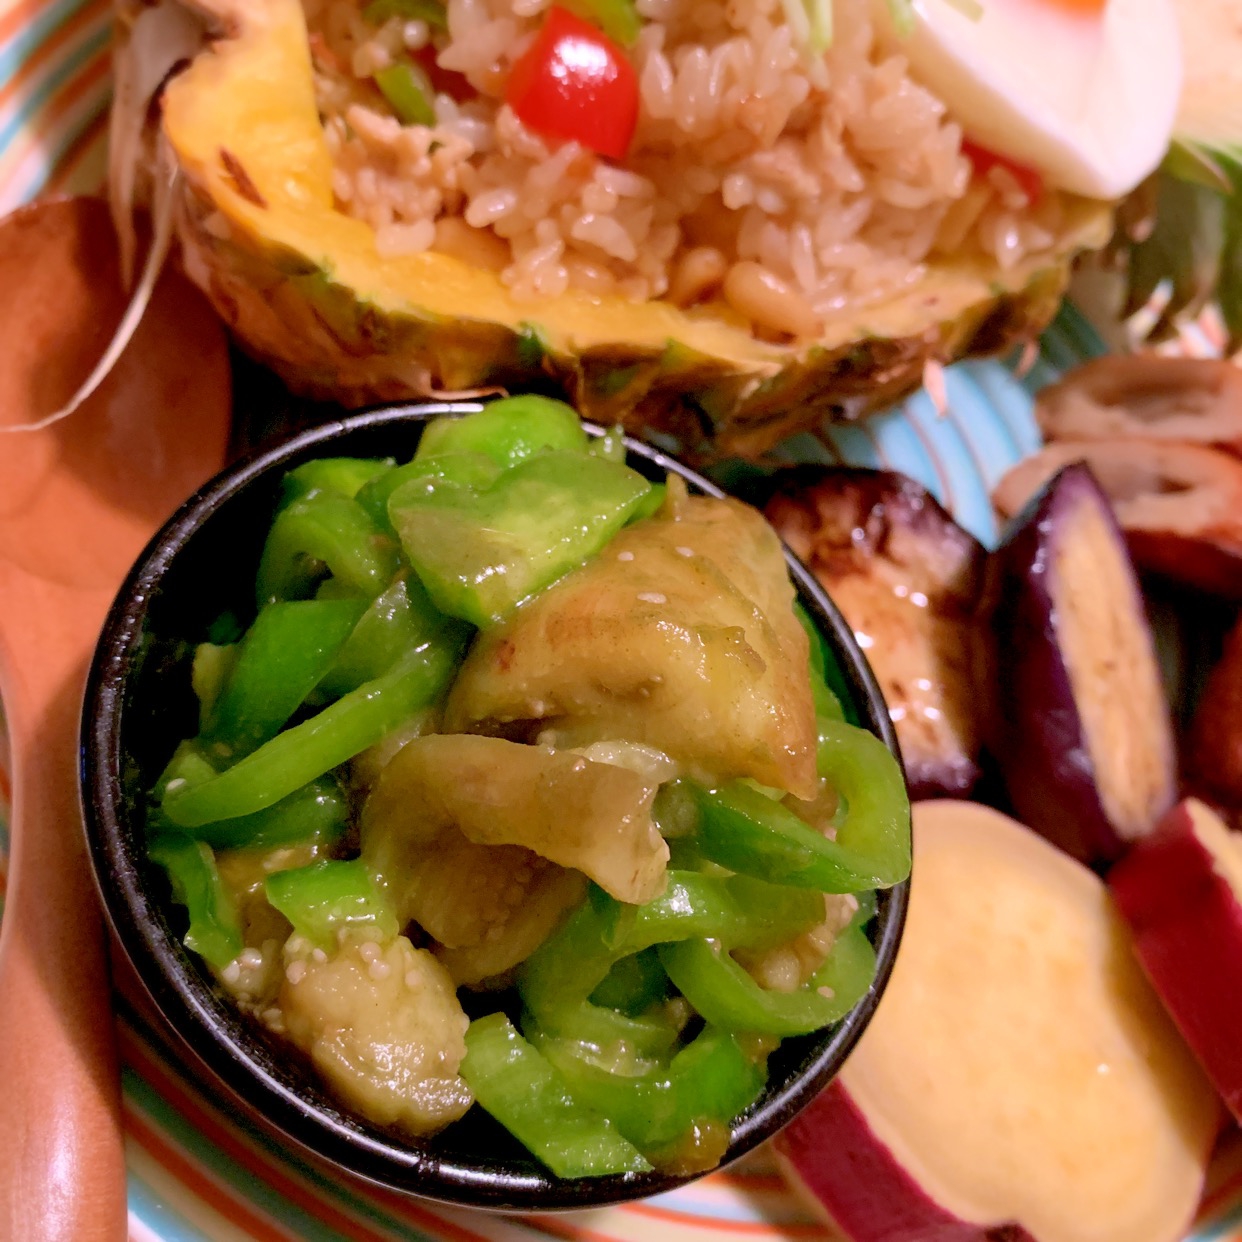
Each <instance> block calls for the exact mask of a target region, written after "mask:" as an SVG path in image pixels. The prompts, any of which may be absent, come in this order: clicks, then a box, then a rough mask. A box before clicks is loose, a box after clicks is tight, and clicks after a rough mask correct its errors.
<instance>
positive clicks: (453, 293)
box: [116, 0, 1112, 461]
mask: <svg viewBox="0 0 1242 1242" xmlns="http://www.w3.org/2000/svg"><path fill="white" fill-rule="evenodd" d="M163 2H164V3H169V2H171V0H163ZM124 9H125V10H127V12H128V15H129V16H130V18H132V16H133V14H134V12H135V11H137V10H136V7H135V5H134V4H133V3H132V0H126V3H125V5H124ZM195 11H196V12H198V13H200V14H202V15H203V16H204V17H205V19H206V22H207V28H208V31H209V32H210V33H213V34H215V35H217V36H218V37H216V38H215V39H214V40H213V41H212V42H211V43H210V44H209V45H208V46H207V47H206V48H205V50H204V51H203V52H201V53H200V54H199V56H198V57H196V58H195V60H194V61H193V62H192V64H191V65H190V67H189V69H188V70H186V71H185V72H184V73H182V74H181V75H180V76H178V77H176V78H174V79H173V80H172V81H171V83H170V84H169V86H168V88H167V89H166V91H165V96H164V107H163V115H162V119H161V123H160V124H161V133H160V135H159V136H158V140H156V141H153V142H151V143H150V144H148V151H149V153H150V154H149V160H150V163H151V165H152V167H151V168H150V170H149V171H150V172H151V174H152V175H153V176H160V175H167V174H169V173H170V172H171V171H172V170H173V169H174V168H175V169H176V171H177V173H178V180H177V184H176V188H175V190H174V194H175V196H176V204H175V231H176V236H177V238H178V241H179V243H180V252H181V258H182V263H183V266H184V268H185V270H186V272H187V273H188V274H189V276H190V277H191V278H192V279H193V280H194V281H195V282H196V283H197V284H198V285H199V286H200V287H201V288H202V289H203V290H204V291H205V293H206V294H207V296H208V297H209V298H210V300H211V302H212V304H213V305H214V306H215V308H216V310H217V311H218V312H219V314H220V315H221V317H222V318H223V320H224V321H225V323H226V324H227V325H228V327H229V328H230V330H231V331H232V333H233V335H234V336H235V338H236V339H237V341H238V343H239V344H240V345H241V347H242V348H243V349H244V350H245V351H246V352H247V353H249V354H250V355H251V356H253V357H254V358H255V359H256V360H258V361H259V362H261V363H263V364H264V365H266V366H268V367H270V368H271V369H272V370H274V371H275V372H276V373H277V374H278V375H280V376H281V378H282V379H283V380H284V381H285V382H286V383H287V384H288V386H289V387H290V388H291V389H293V390H294V391H295V392H297V393H300V394H303V395H306V396H309V397H312V398H315V399H326V400H332V401H336V402H339V403H341V404H343V405H345V406H348V407H360V406H366V405H373V404H377V403H386V402H398V401H403V400H408V399H411V398H421V397H426V396H430V395H440V394H443V393H445V392H469V391H475V390H479V389H491V388H505V389H511V388H522V387H528V386H531V385H536V386H539V385H544V386H549V385H550V386H552V387H554V388H558V389H560V390H561V391H562V392H563V393H564V394H565V395H566V396H567V397H568V399H569V400H571V401H572V402H573V403H574V404H575V406H576V407H577V409H578V410H579V411H580V413H581V414H582V415H583V417H586V418H591V419H594V420H596V421H599V422H602V423H606V424H615V423H620V424H622V425H623V426H624V427H625V428H626V430H627V431H629V432H631V433H632V434H636V435H641V436H651V435H653V434H658V435H664V436H670V437H673V438H674V439H675V440H676V442H677V445H678V448H679V451H680V452H682V453H683V454H684V455H686V456H687V457H689V458H692V459H695V460H698V461H704V460H707V459H710V458H712V457H719V456H740V457H756V456H759V455H761V454H762V453H764V452H765V451H767V450H768V449H770V448H771V447H772V446H774V445H775V444H777V443H779V442H780V441H781V440H783V439H785V438H786V437H788V436H790V435H792V434H795V433H797V432H800V431H806V430H812V431H813V430H814V429H815V428H816V427H818V426H820V425H822V424H823V422H824V421H826V420H827V421H840V420H843V419H854V418H860V417H863V416H864V415H866V414H868V413H870V412H872V411H874V410H877V409H882V408H884V407H886V406H888V405H890V404H892V403H893V402H894V401H896V400H898V399H900V398H901V397H903V396H904V395H906V394H908V393H909V392H911V391H913V390H914V389H916V388H917V387H918V386H919V384H920V383H921V382H922V377H923V372H924V368H925V365H926V364H927V362H928V361H933V360H934V361H936V362H941V363H948V362H952V361H954V360H956V359H958V358H961V357H964V356H967V355H975V354H983V353H995V352H999V351H1002V350H1005V349H1007V348H1009V347H1011V346H1013V345H1014V344H1016V343H1019V342H1022V341H1026V340H1029V339H1031V338H1033V337H1034V336H1035V335H1037V334H1038V333H1039V332H1040V331H1041V330H1042V329H1043V328H1044V327H1045V326H1046V325H1047V323H1048V322H1049V321H1050V320H1051V319H1052V317H1053V315H1054V314H1055V312H1056V309H1057V306H1058V305H1059V303H1060V300H1061V297H1062V295H1063V293H1064V291H1065V287H1066V284H1067V282H1068V276H1069V268H1070V263H1071V261H1072V259H1073V257H1074V256H1075V255H1076V254H1077V253H1079V252H1080V251H1082V250H1084V249H1092V248H1095V247H1097V246H1099V245H1102V244H1103V243H1104V242H1105V241H1106V240H1107V238H1108V235H1109V232H1110V228H1111V218H1112V214H1111V207H1110V206H1109V205H1107V204H1103V203H1097V202H1092V201H1088V200H1080V201H1078V202H1076V203H1075V204H1074V207H1073V210H1072V211H1071V213H1070V221H1069V225H1068V226H1067V228H1066V230H1065V235H1064V237H1063V239H1062V244H1061V246H1060V247H1059V249H1058V253H1057V255H1056V256H1054V257H1052V258H1049V257H1048V256H1042V257H1037V258H1034V259H1031V260H1027V261H1026V262H1024V263H1019V264H1018V265H1017V266H1015V267H1014V268H1011V269H1010V270H1009V271H1006V272H1002V271H1001V270H1000V269H999V268H998V267H995V266H993V265H988V264H983V263H980V262H977V261H976V262H965V261H963V262H954V263H949V262H943V263H939V262H938V263H934V264H929V265H927V268H926V273H925V275H924V277H923V279H922V280H921V281H919V282H917V283H916V284H914V285H913V286H912V287H911V288H909V289H908V290H907V291H906V292H905V293H904V294H903V295H902V296H901V297H900V298H895V299H892V300H890V301H889V302H886V303H881V304H877V305H875V306H873V307H869V308H867V309H866V310H864V311H861V312H859V319H860V320H861V322H857V323H854V322H843V321H842V322H834V323H833V324H831V325H829V327H828V330H827V332H826V334H825V336H824V338H823V339H821V340H819V341H812V342H800V343H796V344H791V345H778V344H770V343H766V342H761V341H758V340H756V339H754V338H753V337H752V336H751V334H750V333H749V331H748V330H747V329H746V328H745V327H744V326H738V325H734V324H725V323H721V322H719V321H708V320H706V319H705V318H703V317H696V316H694V315H691V314H685V313H683V312H681V311H679V310H677V308H675V307H672V306H670V305H666V304H661V303H648V304H645V305H642V306H633V305H631V304H628V303H620V302H618V303H616V304H615V305H612V306H610V305H607V304H601V303H599V302H593V301H591V300H590V299H587V298H585V296H574V295H567V296H566V297H564V298H561V299H553V300H552V301H550V302H549V303H548V305H547V306H535V305H531V304H529V303H524V304H515V303H513V302H512V301H511V300H510V299H509V297H508V294H507V292H506V291H505V290H504V289H503V286H501V285H500V283H499V281H498V280H497V279H496V277H495V276H494V275H493V274H491V273H483V272H475V271H470V270H468V269H466V268H465V266H464V265H462V264H461V263H460V262H459V261H457V260H455V259H451V258H449V257H447V256H440V255H431V254H428V255H422V256H411V257H410V259H409V260H408V261H407V260H399V261H392V260H389V261H387V262H385V261H382V260H380V259H379V257H378V255H377V254H376V253H375V250H374V241H373V237H372V235H371V234H370V231H369V229H367V227H366V226H365V225H363V224H362V223H361V222H360V221H355V220H351V219H349V218H348V217H345V216H343V214H342V213H340V212H338V211H336V210H335V208H334V206H333V203H332V199H331V191H330V185H329V182H330V165H329V162H328V155H327V150H326V145H325V144H324V143H323V140H322V135H321V132H320V130H319V128H318V126H319V121H318V116H317V113H316V112H315V109H314V99H313V90H312V79H311V70H310V62H309V54H308V52H307V50H306V34H305V26H304V23H303V19H302V16H301V8H300V3H299V0H200V4H199V5H198V6H196V8H195ZM124 24H125V23H124V22H122V26H124ZM128 52H129V45H128V44H127V43H126V41H125V40H124V38H122V39H120V40H119V41H118V45H117V51H116V55H117V56H118V57H119V58H123V57H125V56H126V55H127V54H128ZM256 83H259V84H260V85H255V84H256ZM246 91H249V92H251V95H250V97H249V98H243V97H240V96H241V95H242V93H243V92H246ZM224 99H227V100H228V101H229V102H228V103H227V104H226V106H225V107H224V108H223V110H221V109H220V108H219V106H218V105H219V103H220V102H221V100H224ZM285 159H287V160H288V166H287V167H283V168H282V167H280V166H279V164H278V161H280V160H285Z"/></svg>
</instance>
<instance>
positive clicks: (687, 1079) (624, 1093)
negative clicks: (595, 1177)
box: [535, 1026, 767, 1157]
mask: <svg viewBox="0 0 1242 1242" xmlns="http://www.w3.org/2000/svg"><path fill="white" fill-rule="evenodd" d="M535 1046H536V1047H537V1048H538V1049H539V1050H540V1051H541V1052H542V1053H543V1054H544V1056H546V1057H547V1058H548V1060H549V1061H550V1062H551V1064H552V1065H553V1066H554V1067H555V1069H556V1070H557V1071H558V1072H559V1073H560V1075H561V1076H562V1077H563V1078H564V1080H565V1082H566V1083H567V1084H568V1085H569V1089H570V1091H572V1092H573V1096H574V1099H576V1100H579V1101H580V1102H581V1103H583V1104H585V1105H587V1106H588V1107H589V1108H593V1109H594V1110H595V1111H596V1112H599V1113H602V1114H603V1115H604V1116H606V1117H608V1118H609V1119H610V1120H611V1121H612V1122H613V1123H614V1124H615V1125H616V1127H617V1129H618V1130H619V1131H620V1132H621V1133H622V1134H623V1135H624V1136H625V1137H626V1138H627V1139H629V1141H630V1142H631V1143H633V1144H634V1146H635V1147H637V1148H638V1149H639V1150H640V1151H641V1152H643V1154H644V1155H647V1156H649V1157H650V1156H654V1155H658V1154H659V1153H660V1152H661V1151H662V1150H665V1149H668V1148H671V1147H673V1146H674V1145H675V1144H676V1143H677V1142H678V1141H682V1140H684V1139H685V1137H686V1136H687V1135H688V1134H690V1133H692V1132H693V1129H694V1127H696V1126H700V1127H701V1126H704V1125H714V1126H720V1127H727V1126H728V1124H729V1122H730V1121H731V1120H732V1119H733V1118H734V1117H736V1116H737V1115H738V1114H739V1113H741V1112H744V1111H745V1110H746V1109H747V1108H749V1107H750V1106H751V1105H752V1104H753V1103H754V1102H755V1100H757V1099H758V1098H759V1094H760V1092H762V1090H763V1087H764V1084H765V1082H766V1081H767V1074H766V1068H765V1066H763V1065H762V1064H756V1063H755V1062H754V1061H752V1060H751V1059H750V1058H749V1057H747V1056H746V1054H745V1053H744V1052H743V1051H742V1048H741V1045H740V1044H739V1043H738V1041H737V1038H736V1037H735V1036H734V1035H732V1034H731V1033H730V1032H728V1031H722V1030H719V1029H716V1028H713V1027H711V1026H708V1027H705V1028H704V1029H703V1030H702V1031H701V1032H700V1033H699V1035H697V1036H696V1037H695V1038H694V1039H693V1040H692V1041H691V1042H690V1043H689V1044H687V1045H686V1046H685V1047H684V1048H683V1049H682V1050H681V1051H680V1052H678V1053H677V1055H676V1056H674V1057H673V1058H672V1060H671V1061H670V1062H669V1063H668V1065H657V1066H653V1067H651V1068H649V1069H648V1070H647V1071H646V1072H645V1073H640V1074H633V1075H629V1074H620V1073H614V1072H612V1070H610V1069H608V1068H605V1067H603V1066H601V1065H599V1064H593V1063H592V1061H591V1059H590V1056H589V1055H584V1053H583V1046H582V1045H581V1044H578V1043H574V1042H572V1041H569V1040H559V1039H547V1038H544V1037H539V1036H537V1037H536V1045H535Z"/></svg>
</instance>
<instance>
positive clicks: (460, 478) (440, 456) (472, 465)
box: [357, 453, 501, 538]
mask: <svg viewBox="0 0 1242 1242" xmlns="http://www.w3.org/2000/svg"><path fill="white" fill-rule="evenodd" d="M500 472H501V468H500V467H499V466H498V465H497V464H496V463H495V462H494V461H493V460H492V459H491V458H490V457H488V456H487V455H486V454H485V453H437V454H435V455H434V456H431V457H416V458H415V459H414V460H413V461H410V462H406V464H405V465H404V466H397V467H395V468H394V469H392V470H389V471H388V472H387V473H386V474H381V475H378V476H377V477H376V478H374V479H372V480H371V482H370V483H368V484H367V485H366V486H365V487H364V488H363V489H362V490H361V491H360V492H359V493H358V496H357V501H358V503H359V505H361V506H362V508H363V510H364V511H365V512H366V515H367V516H368V517H369V518H370V519H371V521H373V522H374V523H375V524H376V526H377V527H379V528H380V529H381V530H384V531H388V532H389V533H391V534H392V535H393V537H394V538H395V537H396V530H395V528H394V527H393V524H392V519H391V518H390V517H389V516H388V502H389V500H390V499H391V498H392V494H393V492H395V491H396V490H397V489H398V488H399V487H401V485H402V484H404V483H409V482H410V481H411V480H413V479H450V480H452V481H453V482H454V483H461V484H462V485H463V486H465V487H473V488H478V489H483V488H488V487H491V485H492V484H493V483H495V481H496V479H497V478H498V477H499V475H500Z"/></svg>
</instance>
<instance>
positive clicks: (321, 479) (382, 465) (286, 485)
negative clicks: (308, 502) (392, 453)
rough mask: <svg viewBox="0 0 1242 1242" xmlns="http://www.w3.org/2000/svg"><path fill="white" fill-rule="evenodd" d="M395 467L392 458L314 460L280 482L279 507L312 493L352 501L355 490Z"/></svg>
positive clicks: (330, 458) (324, 458)
mask: <svg viewBox="0 0 1242 1242" xmlns="http://www.w3.org/2000/svg"><path fill="white" fill-rule="evenodd" d="M396 464H397V462H396V459H395V458H392V457H383V458H380V457H316V458H313V459H312V460H311V461H307V462H303V463H302V465H300V466H295V467H294V468H293V469H292V470H290V471H289V472H288V473H287V474H286V475H285V477H284V478H283V479H282V480H281V484H280V490H281V500H282V504H288V503H289V502H290V501H294V500H297V499H299V498H300V497H302V496H309V495H310V494H311V493H313V492H332V493H333V494H335V495H337V496H345V497H348V498H349V499H351V500H352V499H353V498H354V497H355V496H356V495H357V494H358V490H359V488H361V487H362V486H363V485H364V484H366V483H369V482H371V480H372V479H375V478H377V477H379V476H380V475H382V474H385V473H386V472H387V471H389V470H391V469H392V468H393V466H395V465H396Z"/></svg>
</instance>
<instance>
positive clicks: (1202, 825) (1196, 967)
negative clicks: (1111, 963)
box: [1108, 798, 1242, 1121]
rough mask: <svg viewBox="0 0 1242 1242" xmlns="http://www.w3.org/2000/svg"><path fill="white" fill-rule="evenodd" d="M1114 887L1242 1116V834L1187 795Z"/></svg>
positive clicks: (1147, 965)
mask: <svg viewBox="0 0 1242 1242" xmlns="http://www.w3.org/2000/svg"><path fill="white" fill-rule="evenodd" d="M1108 886H1109V888H1110V889H1111V890H1112V893H1113V897H1114V898H1115V899H1116V902H1117V906H1118V908H1119V909H1120V910H1121V913H1122V916H1123V917H1124V918H1125V920H1126V922H1127V923H1129V925H1130V931H1131V934H1132V935H1133V937H1134V948H1135V952H1136V953H1137V954H1138V959H1139V961H1140V962H1141V963H1142V966H1143V969H1144V970H1145V971H1146V972H1147V977H1148V978H1149V979H1150V980H1151V982H1152V985H1153V987H1155V989H1156V992H1157V993H1158V994H1159V996H1160V999H1161V1000H1162V1001H1163V1002H1164V1005H1165V1008H1166V1009H1167V1010H1168V1011H1169V1013H1170V1014H1171V1015H1172V1017H1173V1021H1174V1022H1175V1023H1176V1024H1177V1027H1178V1029H1179V1030H1180V1031H1181V1033H1182V1035H1183V1036H1184V1037H1185V1039H1186V1042H1187V1043H1188V1044H1189V1045H1190V1047H1191V1050H1192V1051H1193V1052H1194V1054H1195V1056H1196V1057H1198V1059H1199V1064H1200V1065H1202V1066H1203V1068H1204V1069H1205V1070H1206V1071H1207V1074H1208V1077H1209V1078H1210V1079H1211V1080H1212V1082H1213V1083H1214V1084H1215V1086H1216V1089H1217V1091H1219V1092H1220V1095H1221V1098H1222V1099H1223V1100H1224V1101H1225V1103H1226V1104H1227V1105H1228V1106H1229V1109H1230V1111H1231V1112H1232V1113H1233V1115H1234V1117H1236V1118H1237V1119H1238V1120H1239V1121H1242V837H1239V836H1238V835H1237V834H1236V833H1231V832H1230V831H1229V830H1228V829H1227V828H1226V827H1225V825H1224V824H1223V823H1222V822H1221V821H1220V819H1219V818H1218V817H1217V816H1216V815H1214V814H1213V813H1212V812H1211V811H1210V810H1209V809H1208V808H1207V807H1206V806H1204V804H1203V803H1202V802H1198V801H1196V800H1195V799H1193V798H1188V799H1186V800H1185V801H1183V802H1179V803H1178V804H1177V806H1175V807H1174V808H1173V810H1171V811H1170V812H1169V813H1168V815H1166V816H1165V818H1164V820H1163V822H1162V823H1161V825H1160V828H1159V830H1158V831H1157V832H1156V833H1154V834H1153V835H1152V836H1150V837H1148V838H1147V840H1145V841H1143V842H1141V843H1140V844H1139V845H1138V846H1136V847H1135V849H1133V850H1132V851H1131V852H1130V853H1129V854H1127V855H1126V857H1125V858H1123V859H1122V860H1121V862H1120V863H1118V864H1117V866H1116V867H1114V868H1113V869H1112V871H1110V872H1109V875H1108Z"/></svg>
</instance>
